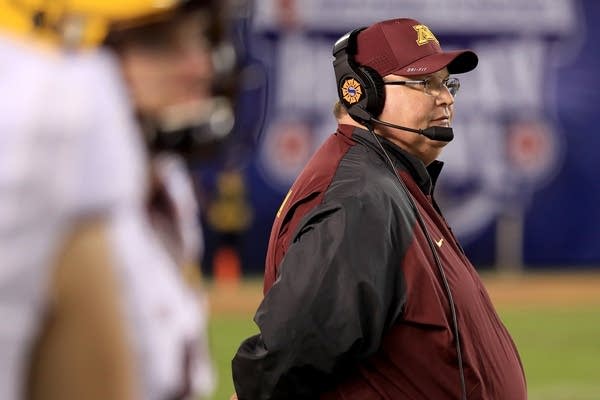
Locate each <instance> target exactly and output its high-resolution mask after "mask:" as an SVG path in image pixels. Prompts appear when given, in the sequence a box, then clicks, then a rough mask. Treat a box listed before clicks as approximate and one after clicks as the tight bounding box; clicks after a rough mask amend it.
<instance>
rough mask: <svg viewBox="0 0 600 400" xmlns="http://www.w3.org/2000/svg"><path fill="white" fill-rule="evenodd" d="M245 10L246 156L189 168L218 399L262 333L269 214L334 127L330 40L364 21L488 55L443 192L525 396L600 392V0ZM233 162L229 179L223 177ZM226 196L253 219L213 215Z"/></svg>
mask: <svg viewBox="0 0 600 400" xmlns="http://www.w3.org/2000/svg"><path fill="white" fill-rule="evenodd" d="M251 11H252V12H251V13H248V14H243V15H240V16H238V17H239V18H238V28H239V29H238V34H239V35H240V38H241V42H242V43H243V45H242V46H241V48H242V50H243V52H242V56H243V59H244V61H245V63H246V68H244V70H243V71H242V77H243V80H242V81H243V84H242V91H241V94H240V105H239V108H238V113H239V117H240V118H239V123H238V126H237V130H236V132H235V135H236V136H237V137H238V138H239V139H241V142H243V143H244V144H247V145H250V146H249V147H252V149H253V150H252V153H249V152H248V151H247V148H248V146H246V147H245V148H243V147H242V148H237V151H238V155H239V154H241V153H239V152H242V153H243V154H244V157H243V162H241V163H237V164H231V163H223V162H221V163H211V164H210V165H202V166H201V168H199V169H198V171H197V172H196V176H195V177H196V181H197V183H198V187H199V188H200V189H199V194H200V198H201V199H202V207H203V210H204V213H203V215H202V217H203V224H204V227H205V230H204V235H205V238H206V251H205V257H204V259H203V261H202V268H203V272H204V274H205V275H206V276H208V277H209V278H210V277H214V278H215V279H213V280H210V281H209V282H210V283H209V285H210V289H211V290H210V293H211V301H212V304H213V317H212V321H211V333H212V338H213V353H214V356H215V359H216V362H217V363H218V364H219V370H220V375H221V376H220V384H219V389H218V393H217V394H216V397H215V398H218V399H221V398H227V396H228V395H229V394H231V392H232V385H231V382H230V376H229V375H228V374H229V372H228V363H229V360H230V359H231V357H232V355H233V353H234V352H235V349H236V348H237V345H238V344H239V342H240V341H241V340H242V339H243V338H244V337H246V336H248V335H249V334H251V333H253V332H255V331H256V328H255V327H254V326H253V324H252V322H251V316H252V312H253V310H254V309H255V308H256V306H257V304H258V302H259V301H260V295H261V288H260V274H261V272H262V268H263V259H264V255H265V252H266V246H267V240H268V236H269V231H270V227H271V223H272V221H273V217H274V215H275V212H276V210H277V208H278V207H279V204H280V202H281V201H282V199H283V197H284V196H285V193H286V192H287V190H288V188H289V186H290V184H291V182H292V181H293V179H294V178H295V176H296V175H297V174H298V172H299V171H300V170H301V168H302V166H303V165H304V164H305V163H306V161H307V160H308V158H309V157H310V155H311V154H312V152H313V151H314V150H315V149H316V148H317V147H318V145H319V144H320V143H321V142H322V141H323V140H324V138H325V137H326V136H327V135H329V134H331V133H332V132H333V131H334V129H335V122H334V119H333V117H332V116H331V109H332V105H333V102H334V101H335V98H336V95H335V84H334V78H333V72H332V67H331V47H332V44H333V42H334V41H335V39H337V38H338V37H339V36H340V35H341V34H343V33H345V32H346V31H348V30H350V29H353V28H355V27H357V26H364V25H368V24H370V23H372V22H374V21H377V20H381V19H387V18H391V17H395V16H410V17H413V18H416V19H418V20H420V21H422V22H423V23H425V24H427V25H429V26H430V27H431V29H432V30H433V32H434V33H435V34H436V36H437V37H438V39H439V40H440V42H441V43H442V45H443V46H444V48H446V49H451V48H459V47H460V48H464V47H468V48H472V49H474V50H475V51H476V52H477V53H478V54H479V56H480V65H479V68H478V69H477V70H476V71H475V72H474V73H471V74H468V75H466V76H464V77H461V85H462V87H461V91H460V92H459V94H458V96H457V101H456V110H457V111H456V114H457V116H456V121H455V132H456V136H457V137H456V139H455V141H454V142H453V143H452V144H451V145H450V146H449V147H448V148H447V150H445V152H444V154H443V157H442V159H443V161H445V162H446V167H445V170H444V173H443V174H442V176H441V178H440V182H439V185H438V188H437V197H438V199H439V200H440V203H441V204H442V208H443V209H444V210H445V213H446V214H447V217H448V219H449V221H450V224H451V226H453V228H454V230H455V233H456V234H457V235H458V236H459V238H460V240H461V242H462V243H463V244H464V245H465V250H466V251H467V253H468V254H469V256H470V258H471V259H472V260H473V262H474V264H475V265H477V266H478V267H479V268H481V270H482V272H483V273H484V274H485V276H486V283H487V284H488V287H489V288H490V292H491V294H492V297H493V298H494V299H495V300H496V302H497V304H498V308H499V311H500V313H501V316H502V317H503V319H504V321H505V322H506V324H507V326H508V327H509V329H511V331H512V332H513V334H514V337H515V340H516V342H517V345H518V346H519V349H520V351H521V353H522V356H523V362H524V365H525V369H526V371H527V376H528V383H529V392H530V398H531V399H534V400H535V399H551V400H552V399H557V400H558V399H565V400H566V399H574V400H586V399H590V400H591V399H600V362H598V361H597V360H598V359H600V357H599V356H600V344H599V342H598V339H597V338H598V337H600V312H599V311H600V308H599V307H598V306H600V278H599V277H598V271H600V270H599V269H598V268H599V267H600V229H599V228H598V223H599V222H600V208H599V207H598V206H597V205H598V203H599V200H600V179H598V177H597V171H596V168H597V167H598V161H597V159H598V157H597V156H596V154H595V152H596V151H597V149H598V148H599V147H600V134H598V132H597V130H598V128H596V126H597V124H598V122H597V121H596V119H597V109H598V107H599V106H600V91H599V90H598V89H599V88H600V85H599V83H600V75H599V73H598V71H600V47H599V46H598V43H597V41H598V39H600V26H598V24H597V23H596V21H597V20H598V18H600V2H597V1H594V0H529V1H518V0H503V1H499V0H480V1H467V0H465V1H452V0H447V1H444V0H437V1H433V0H420V1H413V0H394V1H389V0H361V1H358V0H344V1H342V0H302V1H300V0H296V1H294V0H256V2H255V3H254V6H253V8H252V10H251ZM224 164H226V168H227V174H229V175H228V176H231V175H232V174H233V175H235V177H236V178H235V179H228V180H227V179H225V180H224V179H223V165H224ZM224 182H229V185H226V184H224ZM227 188H229V189H227ZM230 189H231V190H233V192H234V193H235V196H233V197H235V199H236V200H235V201H230V200H231V197H232V196H231V193H229V192H227V190H230ZM242 189H243V190H242ZM228 199H229V200H228ZM224 203H225V204H227V205H228V206H229V207H233V209H235V211H234V212H230V214H231V215H236V216H237V218H236V219H237V220H238V221H244V222H241V223H238V224H236V223H235V221H234V223H232V224H230V225H227V224H225V225H223V224H218V223H215V222H214V221H215V220H218V219H219V218H211V214H213V216H214V215H219V213H218V210H219V205H221V206H222V205H223V204H224ZM211 210H212V211H211ZM229 210H230V211H231V210H232V209H231V208H229ZM224 246H229V247H231V248H233V249H235V251H236V252H237V255H238V256H239V258H236V260H239V261H240V262H241V271H242V272H243V275H244V276H245V277H247V279H246V280H245V281H243V282H236V281H235V277H236V276H237V272H236V270H235V268H234V269H233V272H232V271H231V268H230V267H231V266H230V267H226V268H225V270H223V269H222V268H221V269H220V267H219V266H218V264H219V263H221V264H222V263H223V257H222V252H221V253H220V252H219V250H220V249H221V250H222V249H223V247H224ZM228 260H229V261H231V260H230V259H228ZM225 264H227V262H225ZM234 264H235V263H234ZM223 271H225V272H223ZM219 277H222V278H223V279H221V278H219ZM217 278H219V279H217ZM228 280H229V282H227V281H228Z"/></svg>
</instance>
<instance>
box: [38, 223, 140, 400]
mask: <svg viewBox="0 0 600 400" xmlns="http://www.w3.org/2000/svg"><path fill="white" fill-rule="evenodd" d="M50 279H51V283H50V285H51V287H50V296H51V298H50V304H51V306H50V309H49V311H48V317H47V319H46V321H45V323H44V325H43V326H42V331H41V334H40V337H39V338H38V342H37V345H36V348H35V351H34V353H33V355H32V362H31V366H30V374H29V382H28V385H27V386H28V387H27V391H28V398H29V399H45V400H53V399H60V400H70V399H73V400H75V399H77V400H80V399H88V400H95V399H98V400H100V399H103V400H104V399H116V400H120V399H122V400H131V399H136V398H139V396H138V395H139V394H138V393H137V390H138V389H137V381H136V378H135V376H136V375H135V372H134V361H133V351H132V348H131V344H130V339H131V338H130V336H128V335H129V332H128V330H127V328H126V321H125V312H124V310H123V304H122V298H121V297H122V296H121V294H122V288H120V287H119V282H118V278H117V276H116V271H115V266H114V265H113V263H112V260H111V251H110V248H109V246H108V243H107V236H106V230H105V226H104V225H103V224H102V223H100V222H90V223H85V224H83V225H82V226H80V227H79V228H78V229H77V230H76V232H75V233H74V234H73V235H72V236H71V238H70V239H69V240H68V242H67V243H66V244H65V245H64V247H63V249H62V253H61V254H60V255H59V258H58V262H57V264H56V266H55V268H53V271H52V276H51V278H50Z"/></svg>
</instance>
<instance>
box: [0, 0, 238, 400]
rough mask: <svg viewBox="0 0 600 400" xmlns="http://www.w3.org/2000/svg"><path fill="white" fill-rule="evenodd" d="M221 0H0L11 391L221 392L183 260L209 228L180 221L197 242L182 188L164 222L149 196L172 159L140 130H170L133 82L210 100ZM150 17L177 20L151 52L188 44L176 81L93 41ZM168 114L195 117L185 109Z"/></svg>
mask: <svg viewBox="0 0 600 400" xmlns="http://www.w3.org/2000/svg"><path fill="white" fill-rule="evenodd" d="M214 4H215V2H211V1H200V0H190V1H175V0H174V1H164V0H160V1H158V0H140V1H133V0H131V1H129V0H128V1H121V2H118V3H111V2H105V1H96V0H76V1H72V2H64V3H63V2H61V1H48V2H41V3H40V2H37V1H29V0H20V1H13V0H10V1H9V0H2V1H0V50H1V51H0V58H1V60H2V69H3V74H2V76H1V77H0V81H1V85H2V87H3V88H4V89H5V90H4V91H3V95H2V96H0V103H1V104H2V109H3V116H2V117H1V118H0V126H1V127H2V129H1V131H0V155H1V157H0V171H1V172H0V210H1V211H0V254H1V257H0V264H1V266H2V268H1V270H2V273H1V274H0V317H1V319H2V321H4V323H3V324H2V326H1V327H0V352H1V354H2V356H1V357H0V398H2V399H21V398H25V397H27V398H32V399H35V398H43V399H54V398H56V399H138V398H143V399H174V398H186V397H187V396H190V395H191V394H192V393H198V394H203V395H206V394H207V393H209V392H210V390H211V387H212V385H213V377H212V373H211V371H210V366H209V364H208V361H209V360H208V356H207V354H206V346H205V344H202V343H198V339H200V341H202V340H205V332H204V331H203V323H204V322H205V321H204V318H205V315H204V314H203V310H202V309H200V308H199V307H198V301H197V298H196V294H195V293H194V292H193V291H191V290H190V289H189V288H188V287H187V285H186V284H185V283H184V282H183V280H182V277H181V272H180V270H178V269H177V268H176V264H178V263H183V262H185V261H187V260H188V259H189V253H190V252H189V251H186V250H185V249H186V248H188V249H192V250H193V249H194V248H197V244H194V243H192V244H191V245H189V246H187V247H186V243H188V242H190V240H187V239H186V238H185V237H183V236H185V235H187V237H188V238H189V237H190V236H192V240H191V242H193V239H194V238H193V236H194V234H193V232H192V234H187V233H186V232H187V231H189V229H186V228H185V227H182V226H181V224H179V221H181V219H179V220H177V218H176V215H187V214H186V213H185V210H184V208H185V207H179V206H178V205H177V204H180V203H181V202H180V201H179V200H177V204H175V205H173V204H172V203H169V206H167V207H165V209H168V210H169V211H172V213H173V214H176V215H169V216H168V217H169V218H170V219H169V220H168V222H167V223H165V224H163V225H166V226H168V228H167V229H164V232H163V231H161V230H160V229H159V228H157V227H158V226H160V225H161V224H160V223H156V218H150V216H149V214H148V204H149V203H150V204H152V201H151V200H149V197H150V198H154V195H156V196H157V197H160V193H158V192H159V190H157V189H156V188H155V187H154V186H152V185H150V184H149V183H150V182H149V179H148V178H149V175H152V176H154V175H161V174H163V172H164V173H165V174H168V173H169V171H170V166H168V167H167V168H163V169H161V170H160V171H161V172H157V173H155V174H154V173H151V172H149V171H152V170H151V169H150V168H149V166H148V164H147V162H148V160H146V158H145V155H146V148H145V145H144V144H142V140H141V139H142V138H143V137H146V136H144V134H143V133H142V132H141V131H142V130H143V131H144V133H145V134H148V133H149V132H151V133H155V134H157V135H156V136H159V137H164V135H160V133H162V132H163V131H165V130H163V131H161V132H159V131H158V129H154V130H152V129H147V128H146V126H144V129H140V122H141V121H149V122H150V123H154V122H155V121H157V120H155V119H154V118H152V117H153V116H154V113H150V112H147V108H145V107H143V106H142V105H140V102H142V101H146V100H147V96H146V95H144V96H141V97H136V96H135V95H131V96H130V95H129V93H128V91H129V90H128V88H129V87H130V86H126V85H125V82H127V83H129V85H131V86H132V87H133V85H134V84H132V83H131V81H132V80H134V79H139V80H140V81H143V85H146V86H152V87H157V86H158V87H160V88H161V89H160V90H157V91H155V92H154V97H153V101H155V100H156V99H157V98H160V101H163V102H166V104H160V105H159V107H156V108H155V109H153V110H155V111H156V112H158V111H157V110H164V108H165V107H166V106H173V107H175V106H178V105H180V104H186V105H187V104H190V103H193V104H195V105H197V107H198V108H199V107H200V105H201V104H202V105H205V104H211V96H212V95H211V93H210V91H207V89H206V87H209V86H210V85H211V79H212V77H213V74H212V71H208V72H206V68H201V67H199V62H197V60H198V59H208V58H210V57H211V56H210V54H211V49H210V47H207V45H206V44H207V43H209V42H210V41H209V40H204V38H205V37H209V35H208V33H207V32H205V30H204V27H206V26H210V24H209V23H208V22H207V21H212V20H214V19H216V14H214V10H213V6H214ZM168 21H174V22H173V24H169V23H168ZM153 24H167V25H168V29H167V28H165V29H163V30H161V31H160V33H161V34H162V33H164V34H166V35H167V36H165V37H164V38H161V37H156V36H154V37H152V36H151V37H148V36H146V39H145V40H147V42H146V43H153V41H154V40H162V39H164V40H165V41H166V42H162V43H163V45H164V46H163V47H160V49H159V50H161V51H160V52H155V53H153V54H154V55H156V57H155V60H156V59H157V58H159V57H163V55H164V53H169V54H170V55H173V54H175V55H177V56H182V54H183V55H184V56H182V57H180V58H176V59H174V60H172V65H173V66H174V67H175V68H178V70H177V71H183V74H181V73H175V74H174V76H175V77H176V78H177V79H175V80H173V81H171V80H169V79H168V78H167V77H168V76H172V75H169V74H168V71H165V70H164V69H163V70H162V71H161V72H160V73H159V74H150V75H145V76H144V74H143V71H133V72H132V73H125V74H123V71H122V70H121V67H122V66H123V68H124V69H125V70H126V69H127V68H126V67H125V66H124V65H127V62H126V61H123V64H120V63H118V62H117V59H116V58H115V54H116V53H115V52H114V51H113V50H114V48H112V49H110V50H107V49H106V48H97V47H98V44H99V43H100V42H102V41H103V40H104V39H105V37H106V34H107V32H108V31H111V35H112V34H116V33H118V34H119V35H120V36H119V38H122V39H123V40H126V39H127V40H129V39H130V38H134V39H135V38H137V39H139V40H141V36H138V35H137V34H136V32H138V31H137V28H141V27H142V26H149V25H152V26H154V27H157V25H153ZM197 24H199V26H200V28H198V27H197V26H196V25H197ZM179 29H184V30H185V33H182V32H180V31H179ZM153 32H155V31H154V28H151V29H150V30H149V31H147V33H148V34H150V35H151V34H152V33H153ZM111 38H112V36H111ZM173 38H175V39H174V40H172V39H173ZM134 39H131V40H132V42H135V41H136V40H137V39H136V40H134ZM115 40H116V39H115ZM116 42H117V41H115V43H116ZM128 43H129V42H128ZM123 46H125V45H123ZM83 48H92V49H86V50H83ZM154 49H155V50H156V49H157V47H154ZM157 54H158V55H157ZM211 68H212V66H211ZM198 69H200V72H195V71H196V70H198ZM123 76H126V78H127V79H126V81H124V80H123ZM140 76H143V77H142V78H140ZM198 76H201V77H202V78H201V79H200V78H198ZM165 80H166V81H168V85H164V84H162V82H164V81H165ZM198 80H201V81H202V83H201V84H198ZM140 84H142V83H140ZM165 90H167V92H165ZM182 92H183V94H184V95H181V93H182ZM130 93H135V89H132V90H131V92H130ZM130 99H133V104H132V103H131V102H130ZM163 106H164V107H163ZM198 108H195V110H197V109H198ZM205 108H207V107H205ZM134 110H137V111H139V113H140V114H141V115H143V117H140V118H139V119H136V118H134ZM170 114H177V118H171V119H170V120H171V121H172V120H174V119H176V120H177V121H178V122H179V121H183V122H182V124H183V125H185V120H186V118H181V117H179V114H181V113H179V112H176V113H170ZM184 114H186V115H189V114H191V112H189V111H188V112H187V113H184ZM206 114H209V115H210V114H211V112H206ZM221 114H223V113H221ZM196 120H197V118H196ZM221 120H223V118H221ZM227 124H229V125H230V121H229V122H227V123H226V124H224V125H227ZM178 126H179V127H181V126H182V125H181V124H180V125H178ZM220 132H221V133H223V132H224V130H223V129H222V130H221V131H220ZM178 137H179V138H180V137H182V135H179V136H178ZM183 137H185V135H183ZM169 139H171V137H169ZM171 142H172V141H171ZM188 143H189V142H188ZM180 147H182V148H189V146H187V147H186V146H180ZM165 171H166V172H165ZM163 175H164V174H163ZM161 176H162V175H161ZM161 182H162V183H161V185H162V186H163V187H169V188H173V187H174V188H175V189H174V190H172V191H171V193H173V192H176V193H181V192H184V191H185V190H180V189H181V187H182V186H183V187H185V184H181V183H178V182H177V181H176V180H173V179H169V178H162V181H161ZM149 188H151V189H150V190H149ZM166 190H168V189H165V191H166ZM149 193H150V195H149ZM184 196H185V194H184ZM171 198H177V199H179V198H180V196H178V195H174V196H171ZM173 203H175V201H173ZM151 208H152V207H151ZM190 208H193V207H190ZM189 213H191V212H189ZM153 215H154V213H153ZM163 215H164V214H163ZM153 222H154V223H153ZM196 236H197V235H196ZM169 243H175V245H173V246H169Z"/></svg>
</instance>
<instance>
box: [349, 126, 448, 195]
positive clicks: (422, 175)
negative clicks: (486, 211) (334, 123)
mask: <svg viewBox="0 0 600 400" xmlns="http://www.w3.org/2000/svg"><path fill="white" fill-rule="evenodd" d="M338 132H339V133H341V134H342V135H344V136H346V137H347V138H349V139H352V140H354V141H357V142H360V143H364V144H367V145H368V146H369V147H370V148H371V149H372V150H374V151H375V152H377V154H379V155H380V156H381V157H382V158H384V160H385V156H384V155H383V154H382V152H381V148H380V147H379V145H378V144H377V143H376V142H375V138H374V137H373V135H372V134H371V133H370V132H369V131H368V130H365V129H363V128H359V127H357V126H353V125H343V124H340V125H338ZM378 138H379V140H380V141H381V144H382V146H383V148H384V149H385V151H386V152H387V153H388V155H389V156H390V158H391V159H392V162H393V163H394V166H395V167H396V168H398V169H402V170H405V171H407V172H408V173H409V174H410V175H411V176H412V178H413V179H414V180H415V183H416V184H417V185H418V186H419V188H420V189H421V190H422V191H423V193H425V194H426V195H431V194H432V193H433V190H434V188H435V184H436V182H437V179H438V177H439V175H440V172H441V171H442V167H443V166H444V163H443V162H441V161H437V160H435V161H433V162H432V163H431V164H429V165H428V166H427V167H426V166H425V164H424V163H423V161H421V160H420V159H418V158H417V157H415V156H413V155H412V154H409V153H408V152H406V151H405V150H403V149H401V148H400V147H398V146H397V145H395V144H394V143H392V142H390V141H389V140H387V139H386V138H384V137H381V136H378ZM385 162H387V160H386V161H385Z"/></svg>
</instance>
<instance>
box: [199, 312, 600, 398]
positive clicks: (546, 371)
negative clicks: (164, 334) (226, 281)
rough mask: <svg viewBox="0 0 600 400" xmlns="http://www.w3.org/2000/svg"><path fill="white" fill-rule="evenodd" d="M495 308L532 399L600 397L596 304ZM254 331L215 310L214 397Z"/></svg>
mask: <svg viewBox="0 0 600 400" xmlns="http://www.w3.org/2000/svg"><path fill="white" fill-rule="evenodd" d="M499 312H500V314H501V316H502V319H503V320H504V322H505V324H506V326H507V327H508V328H509V330H510V332H511V333H512V335H513V338H514V340H515V342H516V344H517V346H518V348H519V351H520V353H521V357H522V361H523V364H524V366H525V370H526V374H527V384H528V391H529V399H530V400H542V399H543V400H598V399H600V310H599V309H598V308H597V307H594V306H586V307H582V306H573V307H567V306H561V307H556V306H552V307H550V306H547V307H540V306H536V307H535V308H533V307H532V308H523V307H517V306H510V307H509V306H502V307H500V308H499ZM256 332H257V328H256V326H255V325H254V323H253V322H252V315H247V316H244V315H242V314H237V316H236V315H234V314H231V315H214V316H213V318H212V319H211V324H210V335H211V345H212V346H211V347H212V352H213V358H214V361H215V364H216V366H217V369H218V374H219V382H218V386H217V391H216V393H215V396H214V397H213V399H215V400H217V399H218V400H222V399H229V396H230V395H231V394H232V393H233V384H232V383H231V371H230V360H231V358H232V356H233V354H234V353H235V350H236V349H237V346H238V345H239V343H240V342H241V341H242V339H244V338H245V337H247V336H250V335H252V334H254V333H256Z"/></svg>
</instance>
